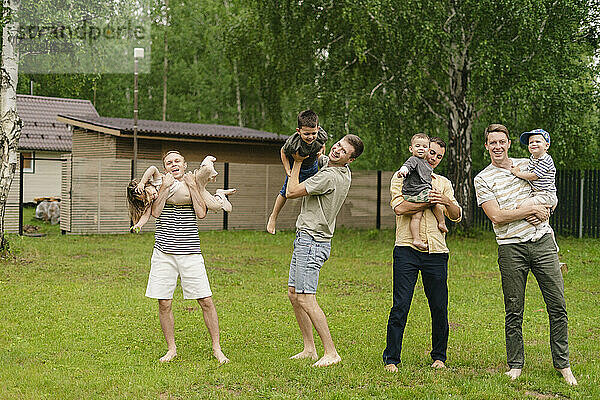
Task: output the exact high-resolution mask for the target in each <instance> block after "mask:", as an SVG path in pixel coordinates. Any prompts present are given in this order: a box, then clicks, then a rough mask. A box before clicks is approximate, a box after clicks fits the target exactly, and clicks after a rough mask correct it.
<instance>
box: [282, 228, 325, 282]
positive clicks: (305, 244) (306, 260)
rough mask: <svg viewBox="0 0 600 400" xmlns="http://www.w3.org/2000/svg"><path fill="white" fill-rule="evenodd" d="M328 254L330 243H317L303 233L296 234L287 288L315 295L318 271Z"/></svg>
mask: <svg viewBox="0 0 600 400" xmlns="http://www.w3.org/2000/svg"><path fill="white" fill-rule="evenodd" d="M330 252H331V242H317V241H316V240H315V239H313V237H312V236H310V235H309V234H308V233H306V232H304V231H298V232H296V240H294V252H293V253H292V261H291V262H290V277H289V280H288V286H292V287H294V288H296V293H309V294H315V293H317V285H318V284H319V271H320V270H321V267H322V266H323V264H324V263H325V261H327V259H328V258H329V253H330Z"/></svg>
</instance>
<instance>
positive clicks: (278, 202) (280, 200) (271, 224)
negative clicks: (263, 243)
mask: <svg viewBox="0 0 600 400" xmlns="http://www.w3.org/2000/svg"><path fill="white" fill-rule="evenodd" d="M286 200H287V199H286V198H285V197H283V196H282V195H281V193H279V194H278V195H277V198H276V199H275V205H274V206H273V211H271V215H269V221H268V222H267V232H269V233H270V234H271V235H274V234H275V224H276V223H277V217H278V216H279V212H280V211H281V209H282V208H283V206H284V205H285V202H286Z"/></svg>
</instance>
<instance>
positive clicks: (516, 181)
mask: <svg viewBox="0 0 600 400" xmlns="http://www.w3.org/2000/svg"><path fill="white" fill-rule="evenodd" d="M511 161H512V163H513V165H517V164H519V163H522V162H526V160H524V159H511ZM475 194H476V195H477V205H478V206H480V207H481V205H482V204H483V203H485V202H486V201H490V200H496V201H497V202H498V205H499V206H500V209H502V210H514V209H515V208H517V205H518V204H521V202H522V201H523V200H525V199H527V198H529V197H530V196H531V186H530V185H529V183H528V182H527V181H526V180H524V179H520V178H517V177H516V176H515V175H513V174H511V173H510V170H508V169H504V168H498V167H495V166H494V165H492V164H490V165H488V166H487V167H486V168H485V169H484V170H483V171H481V172H480V173H479V174H477V176H476V177H475ZM547 229H548V232H551V231H552V228H550V226H549V225H548V228H547ZM494 232H495V233H496V241H497V242H498V244H509V243H519V242H526V241H528V240H531V239H532V237H533V235H534V234H535V232H536V229H535V226H533V225H532V224H530V223H529V222H527V221H526V220H524V219H521V220H517V221H513V222H509V223H506V224H494Z"/></svg>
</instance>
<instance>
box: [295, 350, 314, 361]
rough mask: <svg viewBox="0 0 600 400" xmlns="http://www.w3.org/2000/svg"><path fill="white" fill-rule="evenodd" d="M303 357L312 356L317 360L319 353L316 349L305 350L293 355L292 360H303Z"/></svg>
mask: <svg viewBox="0 0 600 400" xmlns="http://www.w3.org/2000/svg"><path fill="white" fill-rule="evenodd" d="M303 358H311V359H313V360H315V361H316V360H318V359H319V355H318V354H317V352H316V351H308V350H303V351H301V352H300V353H298V354H294V355H293V356H291V357H290V360H301V359H303Z"/></svg>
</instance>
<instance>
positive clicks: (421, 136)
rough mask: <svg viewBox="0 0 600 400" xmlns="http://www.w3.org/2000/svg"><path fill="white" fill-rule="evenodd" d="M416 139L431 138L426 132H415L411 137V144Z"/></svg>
mask: <svg viewBox="0 0 600 400" xmlns="http://www.w3.org/2000/svg"><path fill="white" fill-rule="evenodd" d="M415 139H425V140H429V136H427V135H426V134H425V133H415V134H414V135H413V137H411V138H410V144H411V145H412V144H413V142H414V141H415Z"/></svg>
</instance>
